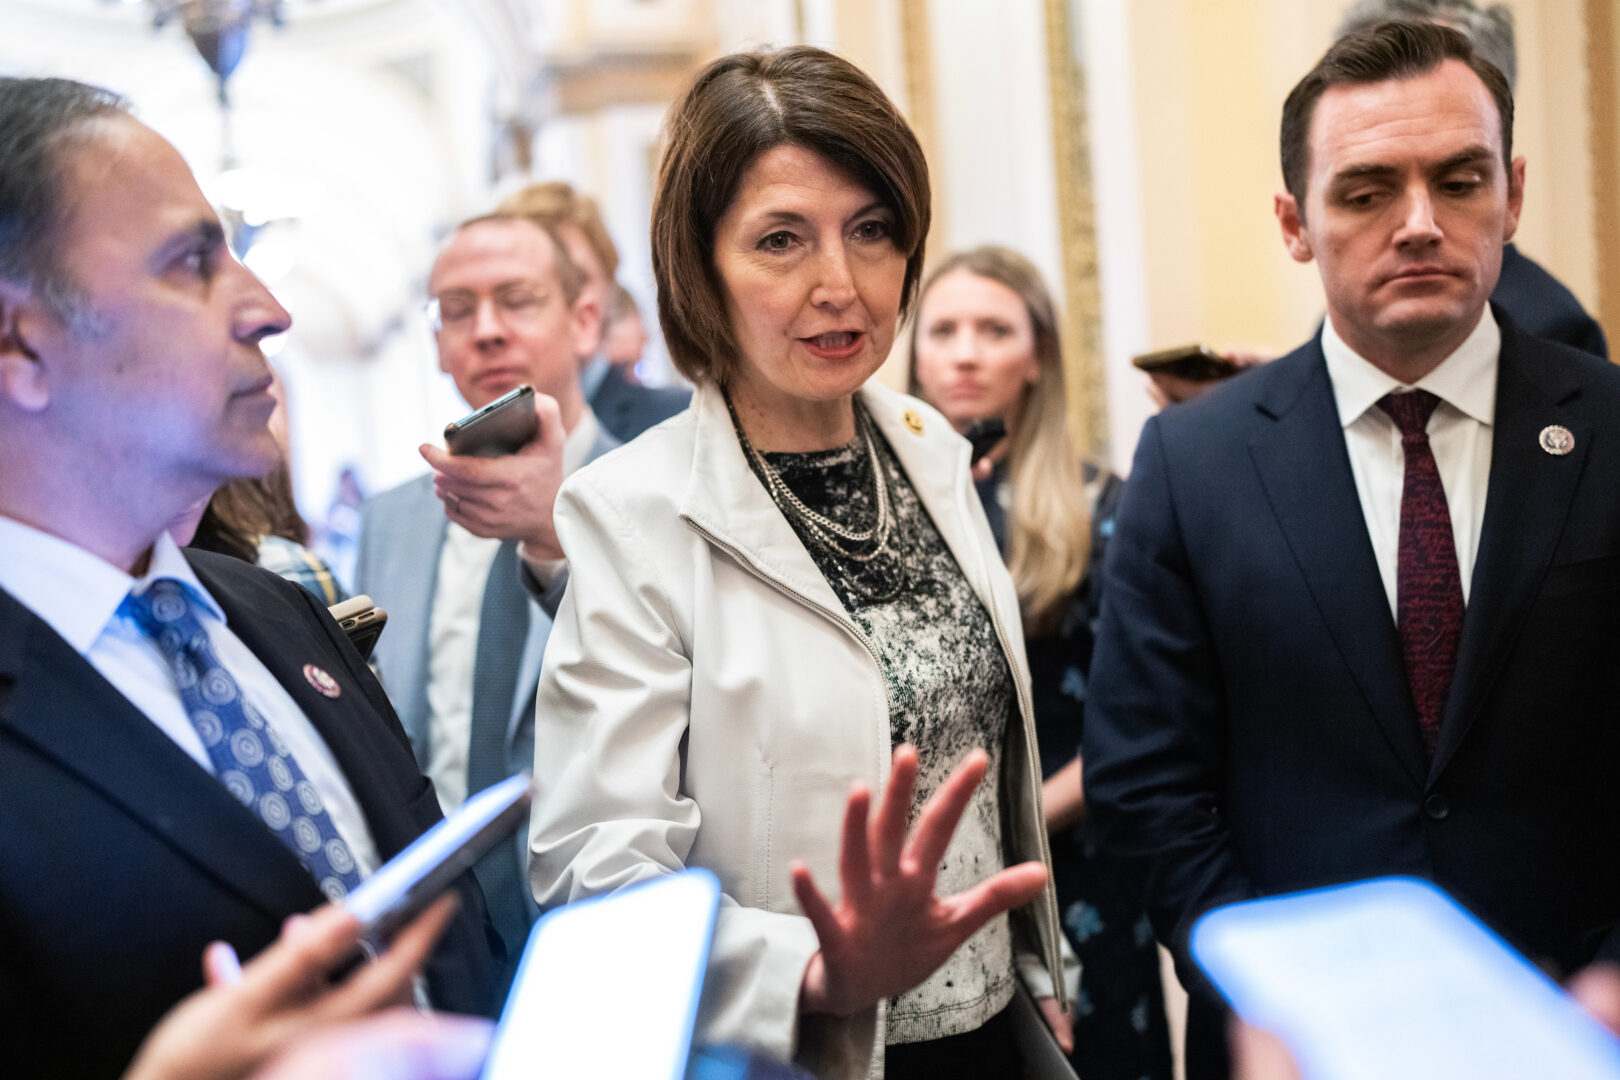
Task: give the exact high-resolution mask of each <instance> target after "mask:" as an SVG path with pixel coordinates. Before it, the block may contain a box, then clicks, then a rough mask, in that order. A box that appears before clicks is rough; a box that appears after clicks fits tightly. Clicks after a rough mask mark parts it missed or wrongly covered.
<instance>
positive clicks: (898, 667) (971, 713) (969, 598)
mask: <svg viewBox="0 0 1620 1080" xmlns="http://www.w3.org/2000/svg"><path fill="white" fill-rule="evenodd" d="M867 430H868V431H869V432H870V434H871V438H872V439H873V440H874V443H875V446H876V448H877V456H878V459H879V461H880V462H881V466H882V468H883V470H884V474H885V476H886V478H887V483H888V491H889V499H890V502H891V505H892V512H893V515H894V525H893V532H892V534H891V537H890V540H889V542H888V543H887V544H886V545H885V546H884V548H883V549H882V553H881V554H879V555H878V556H877V557H875V558H873V559H871V560H870V561H864V562H862V561H856V560H851V559H849V558H847V557H845V556H841V555H840V554H838V553H837V552H836V551H833V550H830V549H829V547H828V546H827V545H826V544H825V543H823V542H822V541H821V540H819V539H818V538H817V536H816V535H815V533H814V531H813V530H810V529H806V528H805V527H803V525H802V523H801V522H800V521H798V520H795V514H794V513H792V512H786V511H785V512H784V516H785V517H786V518H787V519H788V521H789V523H790V524H792V525H793V527H794V530H795V531H796V532H797V533H798V535H799V537H800V539H801V540H802V541H804V544H805V547H806V549H808V551H809V552H810V555H811V557H812V558H813V559H814V560H815V563H816V566H817V567H818V568H819V569H820V570H821V572H822V574H823V576H825V577H826V579H827V581H828V582H829V583H830V584H831V585H832V587H833V590H834V592H836V593H837V594H838V597H839V599H840V600H841V601H842V602H843V605H844V608H845V610H846V611H847V612H848V613H849V615H850V617H851V619H853V621H854V622H855V624H856V625H857V626H858V627H859V628H860V629H861V631H862V632H863V633H864V634H865V635H866V636H867V638H868V639H869V640H870V641H871V643H872V646H873V648H874V649H875V651H876V652H877V655H878V660H879V664H880V666H881V668H882V671H883V677H884V682H885V685H886V688H887V696H888V704H889V718H890V729H891V736H892V740H893V744H894V745H899V744H900V743H902V742H909V743H911V744H913V745H914V746H916V747H917V751H918V760H919V770H918V779H917V791H916V795H915V798H914V800H913V803H912V817H913V819H915V816H916V813H917V810H918V809H919V808H920V807H921V806H922V805H923V803H924V802H926V801H927V799H928V798H929V796H930V795H932V794H933V793H934V791H935V790H936V789H937V788H938V787H939V786H940V784H941V783H943V781H944V780H945V778H946V776H948V775H949V773H950V771H951V769H952V768H954V767H955V766H956V765H957V764H958V763H960V761H961V760H962V758H963V757H964V756H966V755H967V753H968V752H969V751H970V750H972V749H973V748H975V747H982V748H983V749H984V750H985V751H986V752H988V754H989V755H990V769H989V772H988V777H987V779H986V782H985V783H983V784H981V785H980V787H979V790H978V791H977V792H975V794H974V797H973V801H972V803H971V804H970V805H969V806H968V809H967V812H966V813H965V814H964V815H963V818H962V823H961V825H960V826H959V827H958V829H957V832H956V836H955V837H954V838H953V839H952V841H951V844H950V847H949V848H948V849H947V851H946V854H945V858H944V861H943V862H942V863H941V865H940V871H939V880H938V885H937V891H938V893H939V894H941V895H945V894H950V893H956V892H961V891H963V890H964V889H967V888H970V887H972V886H974V885H977V884H978V883H979V882H981V881H983V880H984V879H985V878H987V877H989V876H991V875H992V874H994V873H996V872H997V871H998V870H1000V869H1002V867H1003V866H1004V865H1005V858H1004V847H1003V843H1002V829H1001V809H1000V801H999V797H1000V783H999V768H1000V762H1001V757H1002V754H1001V749H1002V741H1003V739H1004V737H1005V735H1006V730H1007V725H1008V723H1020V722H1021V721H1020V719H1019V718H1018V712H1017V708H1018V706H1017V691H1016V689H1015V687H1014V684H1013V679H1012V672H1011V670H1010V669H1009V667H1008V665H1007V659H1006V655H1005V654H1004V653H1003V652H1002V649H1001V645H1000V641H999V638H998V636H997V633H996V628H995V624H994V622H993V621H992V618H991V615H990V613H989V612H988V611H987V610H986V608H985V606H984V604H983V603H981V602H980V600H979V598H978V595H977V594H976V593H974V591H973V589H972V586H971V585H969V584H968V581H967V579H966V577H964V576H963V574H962V570H961V568H960V567H959V566H958V565H957V562H956V559H955V557H954V556H953V555H952V554H951V552H950V549H949V548H948V547H946V545H945V542H944V540H943V539H942V538H941V537H940V534H939V531H938V529H936V528H935V526H934V522H933V520H932V519H931V518H930V517H929V515H928V511H927V510H926V509H925V508H924V507H923V505H922V503H921V501H920V500H919V499H918V497H917V494H916V492H915V490H914V489H913V488H912V486H911V483H910V481H909V480H908V479H907V477H906V475H905V473H904V471H902V469H901V468H900V464H899V462H898V461H897V460H896V459H895V457H894V455H893V453H892V452H891V451H890V449H889V447H888V444H887V443H886V442H885V441H884V439H883V436H882V435H881V433H879V432H878V431H877V430H876V429H875V428H873V427H871V426H870V425H868V427H867ZM764 457H765V459H766V460H767V461H768V462H769V463H770V465H771V467H772V468H774V469H775V470H776V472H777V474H778V475H779V476H780V477H781V479H782V481H783V482H784V483H785V484H787V486H788V487H789V488H790V489H791V490H792V491H793V493H794V494H795V495H797V496H798V498H799V499H800V500H801V501H802V502H803V503H804V504H805V505H806V506H808V507H809V508H810V509H811V510H814V511H815V512H817V513H819V514H823V515H825V516H827V517H829V518H831V519H832V520H833V521H835V522H837V523H838V524H840V525H842V526H845V527H847V528H850V529H856V530H860V529H866V528H869V527H870V526H871V525H872V524H873V523H874V521H875V520H876V519H877V516H878V511H877V507H876V505H875V504H874V499H873V493H874V484H873V480H872V465H871V456H870V454H869V453H868V451H867V449H866V444H865V442H864V440H863V439H860V438H857V440H856V441H855V442H854V443H852V444H851V445H849V446H844V447H839V448H837V449H834V450H827V451H819V452H812V453H771V454H766V455H764ZM1013 980H1014V967H1013V949H1012V935H1011V927H1010V925H1009V922H1008V918H1007V916H1006V915H1005V914H1003V915H1001V916H999V917H997V918H995V919H993V920H991V921H990V922H989V923H988V924H987V925H986V926H985V927H983V928H982V929H981V930H980V931H979V932H978V933H977V934H975V935H974V936H973V937H972V938H970V939H969V940H968V941H967V942H966V943H965V944H964V945H963V946H962V947H961V948H959V949H958V950H957V951H956V952H955V953H954V954H953V955H952V956H951V958H950V959H949V960H947V961H946V962H945V964H944V965H943V966H942V967H941V968H940V969H939V970H938V971H936V972H935V973H934V974H933V975H931V976H930V977H929V978H928V979H927V980H925V981H924V982H923V983H922V984H920V985H919V986H917V987H915V988H913V989H912V990H909V991H907V992H906V993H904V994H902V995H900V996H899V997H898V998H895V999H894V1000H893V1001H891V1002H890V1005H889V1020H888V1035H887V1041H888V1042H889V1043H890V1044H891V1045H892V1044H898V1043H923V1042H929V1041H932V1040H937V1039H942V1038H948V1037H951V1036H960V1035H964V1034H965V1033H968V1032H972V1031H975V1030H976V1029H978V1028H980V1027H981V1026H982V1025H984V1024H985V1023H986V1021H988V1020H989V1019H990V1018H991V1017H993V1016H995V1015H996V1014H997V1013H999V1012H1000V1011H1001V1010H1002V1009H1003V1008H1004V1007H1005V1006H1006V1004H1007V1002H1008V1001H1009V1000H1010V999H1011V997H1012V994H1013V990H1014V983H1013Z"/></svg>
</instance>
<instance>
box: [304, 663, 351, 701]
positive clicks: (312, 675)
mask: <svg viewBox="0 0 1620 1080" xmlns="http://www.w3.org/2000/svg"><path fill="white" fill-rule="evenodd" d="M304 678H306V679H308V680H309V685H311V686H313V687H314V688H315V689H316V691H317V692H319V693H321V694H324V695H326V696H327V697H329V698H335V697H337V696H338V695H339V694H341V693H343V687H341V686H339V685H338V681H337V680H336V679H334V678H332V676H330V675H328V674H327V673H326V672H325V671H323V670H321V669H320V668H318V667H316V666H315V665H314V664H305V665H304Z"/></svg>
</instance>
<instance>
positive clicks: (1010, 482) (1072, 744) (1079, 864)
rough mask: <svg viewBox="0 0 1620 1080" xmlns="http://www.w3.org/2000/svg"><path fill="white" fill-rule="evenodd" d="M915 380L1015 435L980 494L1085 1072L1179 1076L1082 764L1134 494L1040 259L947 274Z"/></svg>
mask: <svg viewBox="0 0 1620 1080" xmlns="http://www.w3.org/2000/svg"><path fill="white" fill-rule="evenodd" d="M911 370H912V377H913V380H914V382H915V383H916V388H917V389H918V390H919V391H920V393H921V395H922V396H923V397H925V398H926V399H928V400H929V401H930V402H931V403H932V404H933V405H934V406H935V407H937V408H938V409H939V410H940V412H942V413H944V414H945V417H946V418H947V419H948V420H950V421H951V423H952V424H953V425H954V426H955V427H956V428H957V429H958V430H961V431H965V430H967V429H968V428H969V427H971V426H972V425H973V424H974V423H975V422H977V421H980V420H986V419H999V420H1001V421H1002V422H1003V423H1004V424H1005V425H1006V427H1007V437H1006V438H1005V439H1003V440H1002V442H1001V443H1000V444H998V445H997V446H996V447H995V448H994V449H992V450H991V452H990V454H989V460H990V463H991V466H992V468H991V472H990V475H989V476H988V477H987V478H985V479H983V480H981V481H980V482H979V484H978V490H979V497H980V500H981V501H982V502H983V504H984V510H985V514H986V516H987V517H988V518H989V520H990V527H991V531H992V533H993V534H994V535H995V538H996V541H997V543H998V544H999V545H1000V547H1001V550H1002V553H1003V555H1004V557H1005V558H1006V561H1007V568H1008V570H1009V571H1010V572H1011V574H1012V579H1013V584H1014V585H1015V587H1016V588H1017V591H1018V599H1019V608H1020V612H1021V614H1022V616H1023V622H1024V635H1025V643H1026V647H1027V651H1028V656H1029V667H1030V676H1031V680H1032V685H1033V690H1034V706H1035V726H1036V730H1037V732H1038V733H1039V740H1040V750H1041V765H1042V772H1043V774H1044V775H1045V776H1046V781H1045V784H1044V786H1043V803H1044V805H1045V812H1046V824H1047V828H1048V830H1049V831H1050V832H1051V837H1052V867H1053V874H1054V879H1055V882H1056V885H1057V890H1058V903H1059V906H1060V908H1061V910H1062V912H1063V924H1064V929H1065V931H1066V932H1067V934H1068V935H1069V938H1070V941H1071V943H1072V944H1073V945H1074V947H1075V951H1076V952H1077V953H1079V955H1080V959H1081V986H1080V997H1079V1001H1078V1002H1077V1005H1076V1011H1077V1016H1076V1020H1075V1026H1074V1040H1075V1049H1074V1054H1073V1062H1074V1065H1075V1067H1076V1070H1077V1071H1078V1072H1079V1073H1080V1075H1081V1076H1084V1077H1087V1078H1088V1080H1113V1078H1120V1080H1136V1078H1137V1077H1154V1078H1156V1080H1157V1078H1159V1077H1165V1078H1168V1077H1169V1076H1170V1048H1169V1037H1168V1032H1167V1029H1166V1025H1165V1018H1164V998H1163V990H1162V987H1161V985H1160V983H1159V968H1158V956H1157V952H1156V950H1155V947H1154V944H1153V935H1152V931H1151V929H1150V928H1149V926H1148V923H1147V918H1146V916H1145V915H1144V914H1143V911H1142V908H1141V904H1140V902H1139V901H1137V900H1136V899H1135V897H1134V895H1133V893H1132V890H1131V889H1129V888H1128V887H1127V886H1126V884H1125V883H1124V882H1123V881H1122V880H1121V878H1120V877H1119V875H1118V873H1117V871H1115V869H1114V868H1113V867H1112V866H1110V865H1109V863H1108V861H1107V859H1106V858H1105V857H1103V856H1100V855H1099V854H1098V853H1097V852H1096V851H1095V850H1093V849H1092V848H1091V847H1090V846H1089V844H1088V842H1087V838H1086V835H1085V832H1084V829H1083V823H1082V818H1083V817H1084V809H1085V804H1084V799H1083V796H1082V793H1081V788H1080V759H1079V757H1078V755H1077V754H1076V750H1077V748H1078V747H1079V745H1080V730H1081V723H1082V720H1083V716H1084V709H1085V691H1086V673H1087V671H1088V670H1089V668H1090V664H1091V646H1092V627H1093V625H1094V623H1095V621H1096V619H1097V615H1098V613H1099V612H1100V610H1101V595H1100V586H1101V584H1102V573H1101V571H1102V555H1103V548H1104V546H1105V545H1106V543H1107V540H1108V536H1109V534H1110V533H1111V532H1112V531H1113V528H1112V527H1113V515H1114V509H1115V507H1116V506H1117V504H1118V502H1119V496H1120V493H1121V490H1122V488H1123V485H1122V484H1121V483H1120V480H1119V478H1118V477H1116V476H1114V475H1113V474H1111V473H1109V472H1106V471H1105V470H1102V469H1100V468H1098V467H1096V466H1095V465H1093V464H1091V463H1090V462H1087V461H1085V460H1084V459H1083V458H1082V456H1081V454H1080V452H1079V450H1078V448H1077V447H1076V446H1075V445H1074V443H1073V442H1072V440H1071V438H1070V435H1069V430H1068V423H1067V416H1066V408H1065V397H1064V386H1063V356H1062V346H1061V343H1060V341H1059V336H1058V327H1057V315H1056V310H1055V308H1054V306H1053V303H1052V297H1051V294H1050V293H1049V292H1048V291H1047V289H1046V286H1045V285H1044V284H1043V283H1042V281H1041V278H1040V274H1039V272H1038V271H1036V269H1035V267H1034V266H1033V265H1031V264H1030V262H1029V260H1028V259H1025V258H1024V257H1023V256H1021V255H1019V254H1017V253H1016V252H1013V251H1009V250H1007V249H1006V248H1000V247H981V248H975V249H974V250H972V251H966V252H962V253H959V254H956V255H952V256H951V257H949V258H947V259H946V260H945V261H944V262H943V263H941V264H940V265H939V266H938V267H937V268H936V269H935V270H934V271H933V273H932V275H931V276H930V277H929V278H928V280H927V281H926V283H925V284H924V286H923V291H922V296H921V300H920V301H919V314H918V320H917V330H916V334H915V335H914V336H913V338H912V367H911Z"/></svg>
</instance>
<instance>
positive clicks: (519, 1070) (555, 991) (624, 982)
mask: <svg viewBox="0 0 1620 1080" xmlns="http://www.w3.org/2000/svg"><path fill="white" fill-rule="evenodd" d="M719 902H720V883H719V882H718V881H717V880H715V877H714V875H713V874H710V873H709V872H707V871H705V870H686V871H683V872H681V873H678V874H670V875H668V876H667V877H662V878H659V879H658V880H656V881H650V882H647V883H645V884H642V885H635V886H631V887H630V888H626V889H622V890H620V891H618V892H616V893H611V894H609V895H607V896H603V897H599V898H596V899H592V900H581V901H578V902H576V903H573V904H569V905H567V906H565V907H561V908H558V909H556V910H555V911H552V912H550V913H548V914H547V915H545V916H544V917H543V918H541V920H540V921H539V922H537V923H535V926H534V930H533V931H532V932H531V933H530V935H529V943H528V946H527V947H526V948H525V949H524V950H523V960H522V962H521V963H520V964H519V965H518V971H517V976H516V978H515V979H514V980H513V983H512V992H511V994H510V995H509V996H508V997H507V999H506V1009H505V1011H504V1012H502V1014H501V1022H500V1027H499V1029H498V1030H497V1032H496V1034H495V1042H494V1045H493V1047H492V1048H491V1049H490V1054H489V1060H488V1061H487V1062H486V1063H485V1065H484V1080H548V1078H553V1077H554V1078H557V1080H573V1078H577V1077H592V1078H593V1080H680V1078H681V1077H682V1076H683V1075H684V1074H685V1072H686V1058H687V1054H688V1052H689V1050H690V1049H691V1042H692V1026H693V1024H694V1023H695V1022H696V1020H697V1006H698V996H699V992H700V990H701V989H702V986H703V974H704V968H705V966H706V964H707V961H708V955H709V941H710V938H711V937H712V935H713V932H714V917H715V911H716V909H717V907H718V905H719Z"/></svg>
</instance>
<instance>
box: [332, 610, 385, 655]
mask: <svg viewBox="0 0 1620 1080" xmlns="http://www.w3.org/2000/svg"><path fill="white" fill-rule="evenodd" d="M327 610H328V611H330V612H331V613H332V618H334V619H336V620H337V624H338V629H340V630H342V631H343V632H344V633H345V634H347V635H348V638H349V643H350V644H352V645H353V646H354V647H355V648H356V649H358V650H359V651H360V657H361V659H363V660H370V659H371V650H372V649H374V648H376V647H377V639H378V638H379V637H381V636H382V632H383V627H384V626H387V625H388V612H386V611H384V610H383V609H382V608H380V607H378V606H377V605H376V604H374V603H372V600H371V597H369V596H366V595H364V594H362V595H360V596H351V597H350V598H349V599H347V600H344V601H341V602H340V603H336V604H333V605H332V606H331V607H330V608H328V609H327Z"/></svg>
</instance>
